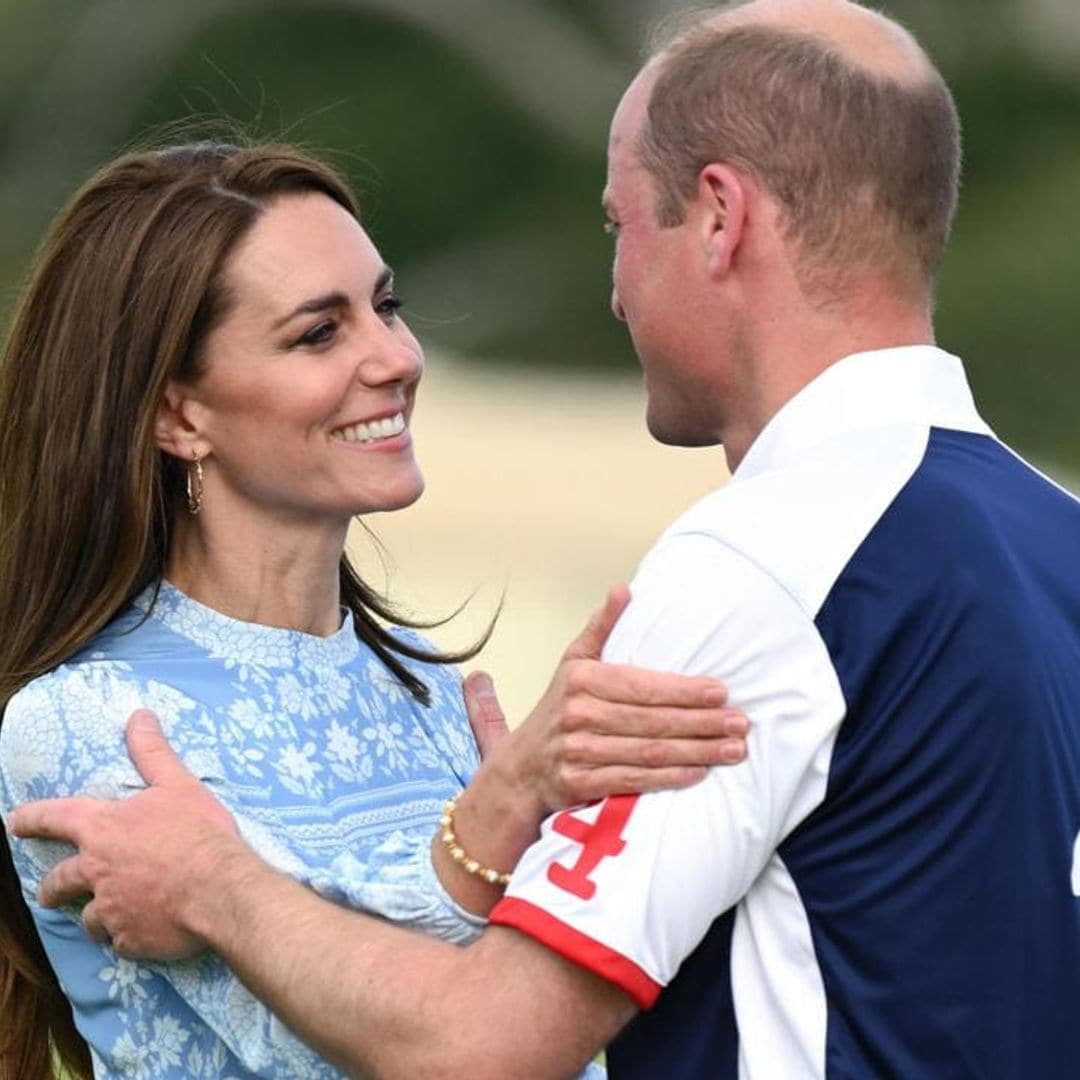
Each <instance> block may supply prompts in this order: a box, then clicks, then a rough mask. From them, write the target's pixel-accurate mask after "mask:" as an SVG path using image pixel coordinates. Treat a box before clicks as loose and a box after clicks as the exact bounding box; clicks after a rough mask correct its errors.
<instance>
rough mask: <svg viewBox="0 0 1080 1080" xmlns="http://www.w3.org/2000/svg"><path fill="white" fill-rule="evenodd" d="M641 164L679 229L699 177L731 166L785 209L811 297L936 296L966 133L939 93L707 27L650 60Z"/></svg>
mask: <svg viewBox="0 0 1080 1080" xmlns="http://www.w3.org/2000/svg"><path fill="white" fill-rule="evenodd" d="M653 63H655V64H656V65H657V74H656V77H655V81H654V84H653V87H652V93H651V97H650V100H649V105H648V111H647V115H646V118H645V121H644V123H643V125H642V129H641V133H640V138H639V146H638V151H639V155H640V158H641V161H642V163H643V164H644V166H645V167H646V168H647V169H648V171H649V172H650V173H651V174H652V176H653V179H654V181H655V183H656V186H657V208H656V212H657V217H658V219H659V221H660V223H661V224H662V225H667V226H672V225H676V224H679V223H680V222H681V221H682V220H683V218H684V215H685V208H686V203H687V201H688V200H689V199H690V198H691V197H692V196H693V194H694V192H695V190H696V188H697V183H698V177H699V174H700V172H701V170H702V169H703V168H704V167H705V166H706V165H707V164H709V163H711V162H718V161H723V162H727V163H729V164H731V165H733V166H735V167H737V168H740V169H743V170H745V171H746V172H748V173H749V174H751V175H752V176H753V177H754V178H755V179H756V181H757V182H758V183H760V184H761V185H762V186H763V187H764V188H765V189H766V190H767V191H768V192H769V193H770V194H771V195H772V196H773V198H775V199H776V201H777V202H778V204H779V206H780V208H781V211H782V214H783V222H784V226H785V230H786V233H787V237H788V239H789V241H790V242H791V243H792V245H793V249H794V252H795V255H796V264H797V268H798V270H799V272H800V275H801V277H802V279H803V280H804V284H805V285H807V286H810V287H811V288H814V287H820V290H821V291H823V292H824V293H826V294H827V293H828V292H830V291H832V292H835V291H836V290H837V289H842V288H843V286H844V284H845V283H848V282H851V281H852V280H855V279H857V277H858V276H859V275H860V274H864V273H875V272H877V273H880V272H882V271H885V272H888V273H891V274H893V275H894V276H896V277H897V278H898V280H900V281H904V282H910V283H911V285H912V286H913V287H916V288H920V287H925V288H930V287H931V286H932V283H933V280H934V277H935V275H936V272H937V269H938V266H939V264H940V262H941V258H942V255H943V253H944V249H945V244H946V241H947V239H948V235H949V231H950V229H951V226H952V220H953V216H954V214H955V210H956V202H957V194H958V188H959V176H960V124H959V118H958V116H957V113H956V107H955V104H954V102H953V99H952V95H951V94H950V92H949V89H948V87H947V86H946V85H945V81H944V80H943V79H942V77H941V75H940V74H939V73H938V71H937V70H936V68H934V67H933V65H932V64H931V63H930V62H929V60H927V61H926V64H925V70H919V71H918V72H916V73H915V75H914V76H913V78H911V79H907V80H903V81H901V80H898V79H896V78H894V77H890V76H887V75H882V74H880V73H877V72H874V71H871V70H868V69H867V68H864V67H861V66H859V65H858V64H857V63H856V62H854V61H853V60H852V59H850V58H849V57H847V56H845V55H843V54H842V52H841V51H840V50H839V49H838V48H836V47H834V46H833V45H832V44H831V43H830V42H829V41H827V40H824V39H822V38H821V37H819V36H817V35H814V34H811V33H807V32H804V31H801V30H792V29H789V28H786V27H782V26H777V25H763V24H754V23H749V24H748V23H745V22H742V23H739V22H736V23H734V24H732V25H727V26H726V25H724V24H723V22H722V21H721V22H720V23H719V24H714V23H711V22H710V21H707V20H701V21H699V22H698V23H697V25H695V26H692V27H691V28H690V29H685V28H684V29H683V30H682V32H681V33H680V35H679V36H678V37H677V38H676V39H675V41H674V42H673V43H669V44H668V45H666V46H665V47H664V48H663V49H662V50H661V51H660V52H659V53H658V54H657V55H656V56H655V57H654V60H653Z"/></svg>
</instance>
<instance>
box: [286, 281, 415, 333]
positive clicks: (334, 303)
mask: <svg viewBox="0 0 1080 1080" xmlns="http://www.w3.org/2000/svg"><path fill="white" fill-rule="evenodd" d="M393 280H394V270H393V268H392V267H390V266H384V267H383V268H382V270H380V271H379V276H378V277H377V278H376V279H375V284H374V286H373V287H372V290H371V295H372V296H377V295H378V294H379V293H381V292H382V291H383V289H385V288H386V287H387V285H390V284H392V283H393ZM349 303H350V301H349V298H348V296H347V295H346V294H345V293H343V292H341V291H340V290H339V289H336V290H334V291H333V292H328V293H323V294H322V295H321V296H313V297H312V298H311V299H310V300H305V301H304V302H303V303H302V304H298V305H297V306H296V307H295V308H293V310H292V311H290V312H289V314H288V315H283V316H282V317H281V318H280V319H278V320H277V321H276V322H275V323H274V326H273V329H275V330H280V329H281V327H283V326H284V325H285V324H286V323H288V322H292V320H293V319H295V318H297V316H300V315H317V314H318V313H319V312H320V311H333V310H335V309H339V308H347V307H348V306H349Z"/></svg>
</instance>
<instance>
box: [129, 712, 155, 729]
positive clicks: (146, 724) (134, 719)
mask: <svg viewBox="0 0 1080 1080" xmlns="http://www.w3.org/2000/svg"><path fill="white" fill-rule="evenodd" d="M131 724H132V725H133V726H134V727H138V728H142V729H143V730H144V731H150V730H152V729H153V728H156V727H157V717H156V716H155V715H154V714H153V713H152V712H150V710H149V709H138V710H136V711H135V712H133V713H132V714H131Z"/></svg>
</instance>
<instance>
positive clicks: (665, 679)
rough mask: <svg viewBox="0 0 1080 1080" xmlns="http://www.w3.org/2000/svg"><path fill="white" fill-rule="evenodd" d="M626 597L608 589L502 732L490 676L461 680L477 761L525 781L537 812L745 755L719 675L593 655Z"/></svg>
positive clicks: (666, 781) (741, 723)
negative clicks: (536, 694) (518, 717)
mask: <svg viewBox="0 0 1080 1080" xmlns="http://www.w3.org/2000/svg"><path fill="white" fill-rule="evenodd" d="M629 600H630V593H629V590H628V589H627V587H626V586H625V585H619V586H616V587H615V588H613V589H612V590H611V592H610V593H609V594H608V597H607V600H606V602H605V604H604V606H603V607H602V608H601V609H600V610H599V611H598V612H597V613H596V614H595V615H594V616H593V617H592V619H590V621H589V624H588V626H587V627H586V628H585V630H584V631H583V633H582V634H581V636H580V637H578V638H577V640H575V641H574V642H573V643H572V644H571V645H570V647H569V648H568V649H567V650H566V652H565V653H564V654H563V657H562V660H561V661H560V663H559V666H558V668H557V669H556V671H555V675H554V676H553V678H552V680H551V683H550V684H549V686H548V688H547V690H546V691H545V693H544V695H543V697H542V698H541V699H540V701H539V703H538V704H537V705H536V707H535V708H534V709H533V711H532V712H531V713H530V714H529V716H528V717H527V718H526V720H525V721H524V722H523V723H522V724H521V725H520V726H519V727H518V728H516V729H515V730H514V731H513V732H512V733H508V734H506V737H505V738H503V737H500V736H501V734H502V732H505V723H504V721H503V719H502V710H501V708H500V707H499V705H498V701H497V699H496V698H495V692H494V689H493V687H492V686H491V680H490V678H489V677H488V676H486V675H485V674H483V673H479V672H478V673H474V674H473V675H471V676H470V677H469V679H468V680H466V688H465V689H466V705H467V707H468V710H469V719H470V722H471V723H472V727H473V732H474V734H475V735H476V737H477V743H478V744H479V746H480V750H481V754H482V755H483V757H484V760H485V764H487V765H488V766H489V768H497V769H498V770H500V771H501V772H503V774H504V780H505V782H506V783H507V784H509V785H511V786H513V787H515V788H517V789H525V790H527V791H528V792H529V793H530V794H531V796H532V797H533V799H534V800H535V805H536V808H537V811H538V812H539V813H541V814H546V813H549V812H551V811H553V810H561V809H563V808H564V807H567V806H577V805H580V804H582V803H586V802H592V801H593V800H595V799H600V798H603V797H604V796H606V795H617V794H623V793H634V794H638V793H641V792H646V791H657V790H660V789H663V788H679V787H688V786H689V785H691V784H694V783H697V782H698V781H699V780H701V779H702V778H703V777H704V776H705V773H706V770H707V769H708V768H709V767H710V766H713V765H733V764H736V763H738V762H740V761H742V760H743V759H744V758H745V757H746V735H747V732H748V730H749V721H748V720H747V718H746V716H745V714H744V713H742V712H741V711H740V710H738V709H735V708H730V707H728V706H727V704H726V703H727V690H726V688H725V687H724V685H723V683H721V682H718V681H717V680H715V679H710V678H705V677H697V676H685V675H674V674H671V673H669V672H659V671H646V670H644V669H642V668H635V667H629V666H627V665H622V664H607V663H603V662H601V661H600V659H599V657H600V652H601V650H602V648H603V646H604V642H605V641H606V640H607V638H608V635H609V634H610V632H611V630H612V628H613V627H614V625H615V623H616V622H617V621H618V618H619V616H620V615H621V614H622V612H623V610H624V609H625V607H626V605H627V603H628V602H629ZM500 728H501V729H502V731H500Z"/></svg>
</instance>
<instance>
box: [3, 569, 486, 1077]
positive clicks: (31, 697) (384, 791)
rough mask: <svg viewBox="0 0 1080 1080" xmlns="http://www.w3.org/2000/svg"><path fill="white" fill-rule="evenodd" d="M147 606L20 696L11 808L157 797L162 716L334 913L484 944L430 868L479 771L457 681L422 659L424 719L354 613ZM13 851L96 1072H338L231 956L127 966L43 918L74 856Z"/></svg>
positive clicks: (18, 846) (238, 811)
mask: <svg viewBox="0 0 1080 1080" xmlns="http://www.w3.org/2000/svg"><path fill="white" fill-rule="evenodd" d="M151 595H152V594H151V593H150V592H149V591H148V592H147V593H146V594H144V595H143V596H141V597H139V598H138V600H137V601H136V603H135V605H134V607H133V608H132V609H131V610H130V611H128V612H125V613H124V614H123V615H121V616H120V617H119V618H117V619H116V620H115V621H114V622H113V623H112V624H110V626H109V627H107V628H106V629H105V630H104V631H103V632H102V633H101V634H99V635H98V636H97V637H96V638H95V639H94V640H93V641H92V642H91V643H90V645H89V646H88V647H87V648H86V649H85V650H84V651H83V652H82V653H81V654H79V655H78V656H76V657H74V658H73V659H72V660H71V661H70V662H69V663H67V664H64V665H62V666H61V667H60V668H58V669H56V670H55V671H53V672H51V673H49V674H48V675H44V676H42V677H41V678H38V679H35V680H34V681H33V682H31V683H29V684H28V685H27V686H26V687H24V688H23V689H22V690H20V691H19V693H18V694H16V695H15V696H14V697H13V698H12V699H11V701H10V703H9V705H8V707H7V710H6V714H5V717H4V722H3V726H2V728H0V801H2V806H3V809H4V811H5V812H6V811H7V810H10V809H11V808H12V807H13V806H15V805H17V804H19V803H22V802H25V801H27V800H29V799H36V798H44V797H55V796H67V795H77V794H92V795H97V796H102V797H123V796H124V795H126V794H130V793H131V792H133V791H135V790H138V789H139V788H142V787H144V786H145V784H144V782H143V781H142V779H141V778H140V777H139V775H138V773H137V772H136V770H135V769H134V767H133V766H132V765H131V763H130V762H129V760H128V757H127V754H126V751H125V748H124V737H123V732H124V726H125V723H126V721H127V717H128V716H129V714H130V713H131V712H132V711H133V710H134V709H135V708H137V707H139V706H146V707H149V708H151V709H153V710H154V711H155V712H156V713H157V714H158V716H159V717H160V718H161V720H162V724H163V726H164V728H165V731H166V734H167V735H168V737H169V740H170V742H171V743H172V745H173V747H174V748H175V749H176V750H177V752H178V753H179V754H180V756H181V757H182V758H183V760H184V762H185V764H186V765H187V766H188V768H189V769H191V770H192V771H193V772H194V773H195V774H196V775H197V776H199V777H200V778H201V779H202V780H203V781H204V782H206V783H207V784H209V785H210V786H211V787H212V788H213V790H214V792H215V794H217V796H218V797H219V798H220V799H221V800H222V801H223V802H224V803H225V804H226V805H227V806H228V807H229V809H230V810H231V811H232V812H233V814H234V816H235V817H236V819H237V822H238V824H239V827H240V830H241V832H242V834H243V835H244V837H245V839H246V840H247V841H248V843H249V844H251V846H252V847H253V848H254V849H255V850H256V851H258V852H259V853H260V855H262V857H263V858H265V859H266V860H267V861H268V862H270V863H271V864H272V865H274V866H276V867H277V868H278V869H280V870H282V871H284V872H286V873H288V874H290V875H292V876H293V877H295V878H296V879H298V880H300V881H302V882H304V883H305V884H307V885H309V886H310V887H312V888H314V889H316V890H317V891H318V892H320V893H321V894H322V895H324V896H326V897H328V898H329V899H332V900H334V901H335V902H337V903H341V904H345V905H347V906H351V907H354V908H358V909H364V910H368V911H373V912H375V913H377V914H380V915H382V916H384V917H386V918H388V919H392V920H394V921H395V922H399V923H406V924H409V925H412V926H414V927H416V928H417V929H420V930H423V931H425V932H427V933H432V934H437V935H439V936H440V937H444V938H447V939H449V940H451V941H457V942H464V941H467V940H470V939H471V938H472V937H473V936H475V934H476V933H477V932H478V928H479V926H480V925H482V921H481V920H478V919H475V918H473V917H471V916H469V915H467V913H465V912H463V911H461V910H460V909H459V908H458V907H457V906H456V905H455V904H454V903H453V901H452V900H451V899H450V897H449V896H448V895H447V894H446V893H445V892H444V891H443V889H442V888H441V886H440V885H439V883H438V880H437V878H436V877H435V875H434V872H433V870H432V868H431V863H430V858H429V845H430V842H431V836H432V834H433V832H434V830H435V825H436V821H437V819H438V816H439V811H440V807H441V805H442V803H443V802H444V801H445V800H446V799H447V798H449V797H450V796H451V795H454V794H455V793H456V792H458V791H459V790H460V789H461V788H462V787H463V786H464V784H465V783H466V782H467V780H468V779H469V777H470V776H471V774H472V772H473V770H474V769H475V768H476V765H477V755H476V749H475V744H474V742H473V739H472V734H471V732H470V730H469V726H468V721H467V719H466V716H465V713H464V709H463V706H462V702H461V692H460V683H459V678H458V675H457V674H456V672H454V671H453V670H451V669H447V668H445V667H440V666H435V665H425V664H413V665H412V666H413V669H414V670H415V671H417V673H418V674H420V675H421V677H422V678H423V679H424V681H425V682H426V683H427V684H428V686H429V687H430V688H431V697H432V700H431V705H430V706H429V707H427V708H425V707H423V706H421V705H420V704H419V703H417V702H416V701H415V700H414V699H413V698H412V697H411V696H410V695H409V694H408V693H406V692H405V691H404V690H403V689H402V687H401V686H400V684H399V683H398V682H397V681H396V680H395V679H394V678H393V676H392V674H391V673H390V672H389V671H388V670H387V669H386V668H385V667H384V666H383V665H382V664H381V663H380V662H379V660H378V658H377V657H376V656H375V655H374V654H373V653H372V652H371V651H370V650H369V649H368V648H367V646H366V645H364V644H363V643H362V642H361V641H359V639H358V638H357V637H356V634H355V632H354V629H353V624H352V619H351V617H350V616H349V615H347V614H346V616H345V618H344V619H343V622H342V626H341V629H340V630H339V631H338V632H337V633H335V634H333V635H331V636H330V637H328V638H318V637H313V636H311V635H306V634H301V633H297V632H294V631H288V630H278V629H274V628H270V627H265V626H258V625H254V624H251V623H244V622H240V621H238V620H235V619H231V618H228V617H226V616H224V615H221V614H220V613H218V612H215V611H212V610H210V609H209V608H206V607H204V606H202V605H201V604H198V603H196V602H195V601H193V600H191V599H190V598H188V597H186V596H185V595H183V594H182V593H181V592H179V591H178V590H177V589H175V588H173V587H172V586H170V585H168V584H163V585H162V587H161V590H160V592H159V594H158V597H157V600H156V602H155V603H154V604H153V606H152V608H151V604H150V601H151ZM398 633H400V634H401V635H402V637H403V638H405V639H406V640H409V641H410V642H411V643H412V644H414V645H419V644H423V642H422V639H420V638H419V637H418V636H417V635H415V634H413V633H412V632H411V631H398ZM12 850H13V855H14V858H15V862H16V866H17V868H18V871H19V874H20V877H21V879H22V883H23V890H24V895H25V897H26V900H27V903H28V904H30V906H31V910H32V911H33V913H34V917H35V919H36V921H37V925H38V929H39V932H40V934H41V936H42V940H43V942H44V944H45V947H46V950H47V952H48V953H49V957H50V960H51V962H52V964H53V966H54V968H55V969H56V971H57V974H58V975H59V977H60V980H61V983H62V985H63V986H64V989H65V992H66V993H67V994H68V996H69V997H70V998H71V1000H72V1003H73V1005H74V1008H75V1014H76V1020H77V1023H78V1024H79V1027H80V1030H81V1031H82V1033H83V1035H84V1036H85V1037H86V1039H87V1041H88V1042H89V1043H90V1045H91V1047H92V1051H93V1055H94V1061H95V1070H96V1071H95V1075H96V1076H98V1077H109V1078H111V1077H125V1078H140V1080H141V1078H146V1080H151V1078H153V1080H171V1078H180V1077H184V1078H195V1080H199V1078H207V1080H225V1078H230V1080H231V1078H237V1080H239V1078H243V1077H251V1076H259V1077H281V1078H286V1077H287V1078H289V1080H307V1078H323V1077H337V1076H339V1075H340V1074H339V1073H338V1072H337V1070H335V1069H334V1068H332V1067H331V1066H330V1065H329V1064H327V1063H326V1062H325V1061H323V1060H322V1059H321V1058H320V1057H319V1056H318V1055H317V1054H315V1053H314V1051H312V1050H311V1049H310V1048H308V1047H307V1046H306V1045H305V1044H303V1043H301V1042H300V1041H299V1040H298V1039H296V1038H295V1037H294V1036H293V1035H292V1034H291V1033H290V1032H289V1031H288V1029H287V1028H286V1027H285V1026H284V1025H283V1024H282V1023H281V1022H280V1021H279V1020H278V1019H277V1018H276V1017H275V1016H274V1015H273V1014H272V1013H271V1012H270V1011H269V1010H268V1009H267V1008H266V1007H265V1006H264V1005H262V1004H261V1003H260V1002H259V1001H258V1000H257V999H255V998H254V997H253V996H252V995H251V994H250V993H249V992H248V991H247V990H246V989H245V988H244V987H243V986H242V985H241V984H240V983H239V981H238V980H237V979H236V978H235V977H234V976H233V975H232V973H231V972H230V971H229V970H228V968H226V967H225V965H224V964H223V963H222V962H221V961H220V960H219V959H218V958H217V957H215V956H212V955H204V956H202V957H199V958H197V959H194V960H190V961H184V962H181V963H174V964H145V963H134V962H131V961H128V960H123V959H119V958H118V957H116V956H115V954H114V953H113V952H112V951H111V950H110V949H109V948H108V947H105V946H99V945H96V944H94V943H93V942H91V941H90V940H89V939H88V938H86V937H85V935H84V934H83V932H82V929H81V926H80V925H79V923H78V922H77V921H76V918H75V916H74V913H72V912H66V913H65V912H55V911H44V910H42V909H40V908H39V907H37V905H36V904H35V902H34V895H35V892H36V889H37V885H38V883H39V881H40V880H41V878H42V876H43V875H44V874H45V873H46V872H47V871H48V869H49V868H50V867H51V866H52V865H54V864H55V862H56V861H57V860H58V859H60V858H62V857H63V856H64V855H66V854H67V849H66V847H65V846H64V845H59V844H52V843H46V842H40V841H39V842H20V841H13V842H12ZM312 963H313V965H317V963H318V958H317V957H315V958H313V959H312Z"/></svg>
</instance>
